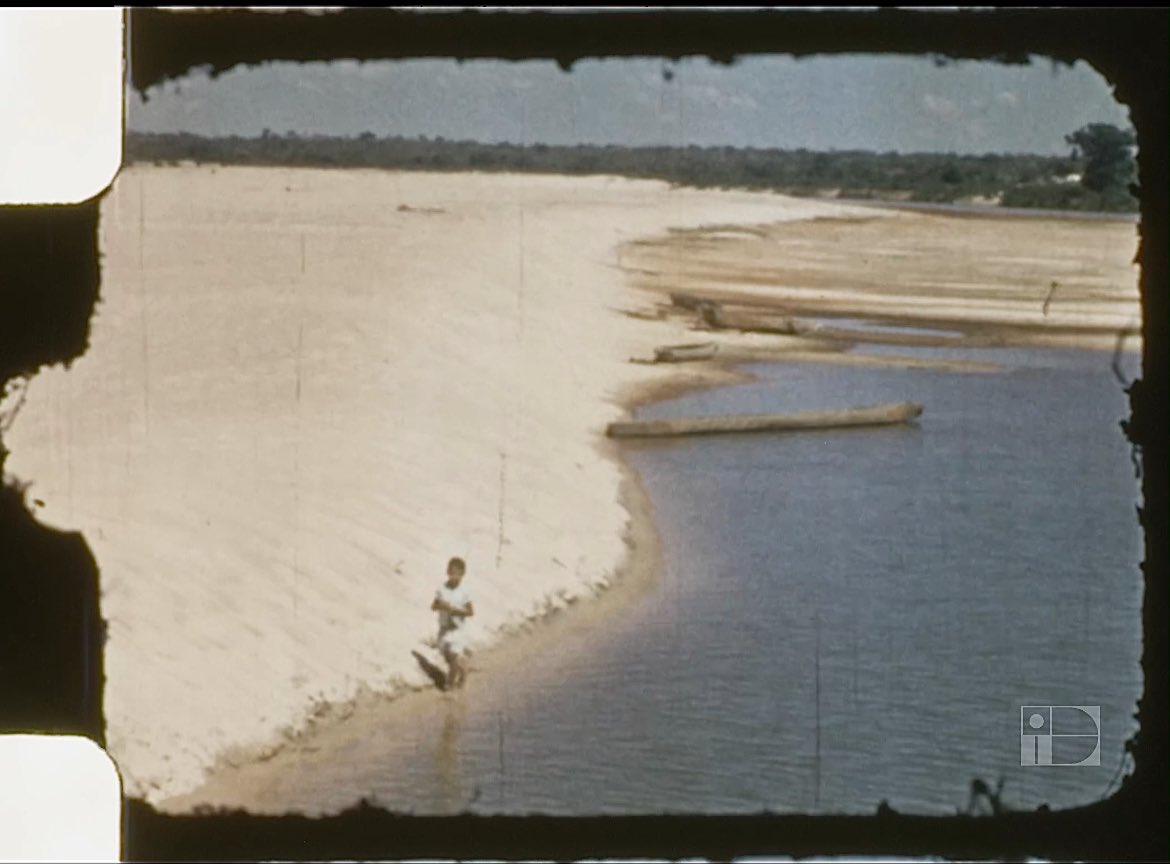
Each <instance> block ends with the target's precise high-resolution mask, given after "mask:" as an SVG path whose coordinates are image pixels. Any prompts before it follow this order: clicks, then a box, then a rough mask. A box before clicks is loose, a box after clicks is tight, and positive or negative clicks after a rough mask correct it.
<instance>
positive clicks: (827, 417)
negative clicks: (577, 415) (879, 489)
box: [605, 402, 922, 438]
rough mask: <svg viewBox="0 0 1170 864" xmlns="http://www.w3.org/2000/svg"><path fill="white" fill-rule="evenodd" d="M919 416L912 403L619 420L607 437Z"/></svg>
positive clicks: (827, 425)
mask: <svg viewBox="0 0 1170 864" xmlns="http://www.w3.org/2000/svg"><path fill="white" fill-rule="evenodd" d="M920 414H922V406H921V405H919V404H918V403H916V402H889V403H884V404H881V405H870V406H867V407H864V408H844V409H840V410H829V411H800V412H797V413H795V414H736V415H730V416H724V417H681V418H674V419H669V420H623V421H619V422H616V423H610V424H609V426H608V427H606V430H605V434H606V435H608V436H609V437H610V438H658V437H668V436H675V435H712V434H718V433H730V432H785V431H795V430H800V429H833V428H838V427H848V426H886V425H890V424H894V423H906V422H908V421H910V420H913V419H914V418H915V417H918V416H919V415H920Z"/></svg>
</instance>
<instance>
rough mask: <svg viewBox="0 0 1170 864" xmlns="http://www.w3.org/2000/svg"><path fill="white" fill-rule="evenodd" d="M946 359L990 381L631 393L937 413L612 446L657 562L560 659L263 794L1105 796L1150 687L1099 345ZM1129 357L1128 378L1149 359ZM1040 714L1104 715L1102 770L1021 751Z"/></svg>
mask: <svg viewBox="0 0 1170 864" xmlns="http://www.w3.org/2000/svg"><path fill="white" fill-rule="evenodd" d="M906 350H907V349H893V348H890V349H887V352H886V353H890V352H893V351H896V352H897V353H906ZM943 350H944V349H921V350H918V351H916V352H914V353H917V354H920V355H925V356H937V355H939V354H940V353H942V352H943ZM945 354H946V356H949V357H955V356H957V354H962V355H963V356H968V357H970V358H972V359H980V360H984V361H990V362H993V363H997V364H999V365H1000V366H1001V367H1002V368H1003V371H1002V372H998V373H981V374H979V373H952V372H939V371H925V370H906V369H890V368H878V367H849V368H843V367H841V366H838V365H821V364H815V363H807V364H768V365H759V366H751V367H745V368H746V370H747V371H749V372H751V373H753V375H754V376H755V377H754V380H752V381H751V382H749V383H745V384H742V385H736V386H730V387H721V388H718V389H711V390H705V391H700V392H693V393H690V394H688V395H684V396H681V397H679V398H675V399H671V400H668V401H663V402H658V403H655V404H652V405H649V406H647V407H645V408H643V409H641V410H640V411H639V412H638V414H639V416H642V417H670V416H682V415H698V414H716V413H731V412H737V413H738V412H759V411H787V410H798V409H806V408H830V407H842V406H847V405H864V404H871V403H876V402H881V401H900V400H913V401H917V402H921V403H922V404H923V405H924V406H925V412H924V414H923V415H922V417H921V418H920V419H919V420H918V421H917V422H916V423H914V424H911V425H906V426H898V427H888V428H880V429H864V430H861V429H858V430H839V431H828V432H807V433H796V434H784V435H739V436H713V437H706V438H693V439H681V440H674V441H670V442H638V443H629V444H625V445H623V450H624V452H625V456H626V458H627V460H628V462H629V464H631V465H632V467H633V468H634V469H635V470H636V471H637V472H638V474H639V475H640V476H641V478H642V481H643V484H644V486H645V488H646V490H647V491H648V493H649V496H650V498H651V499H652V501H653V502H654V507H655V510H656V514H657V516H656V518H657V520H658V523H659V530H660V532H661V535H662V546H663V550H664V556H665V566H664V572H663V574H662V576H661V578H660V579H659V580H657V581H655V582H654V584H652V585H650V586H648V587H647V588H646V589H645V590H642V591H639V592H637V593H636V595H635V596H633V597H632V598H631V599H629V601H628V602H626V603H624V605H622V606H621V607H620V608H618V609H617V610H616V611H611V612H610V613H608V614H607V615H605V616H604V617H602V618H592V619H589V623H588V624H587V625H582V626H581V627H579V628H578V630H577V631H574V632H573V635H572V636H571V639H570V638H569V637H566V646H565V647H566V650H565V651H563V652H556V651H552V652H544V653H541V654H540V655H539V656H537V655H535V654H534V655H531V656H530V657H529V658H528V659H526V660H525V661H524V662H523V663H521V664H519V665H517V666H516V667H515V668H513V669H512V671H511V672H510V673H509V674H508V675H506V676H503V675H499V674H498V672H497V677H496V678H495V679H494V680H490V681H489V680H486V679H487V677H488V675H487V673H485V674H484V675H483V676H481V678H480V680H479V681H474V680H473V683H472V686H470V687H469V689H468V691H467V692H466V693H462V694H454V695H450V696H445V697H443V698H441V699H438V700H433V701H431V702H430V703H427V704H428V707H427V708H426V710H414V711H413V712H410V711H407V712H399V713H398V714H397V715H396V714H395V712H396V710H398V709H397V708H396V706H394V705H389V706H387V707H386V709H385V710H386V716H385V718H384V719H383V720H371V718H369V717H367V718H365V719H364V720H363V721H362V724H361V725H362V728H365V729H371V728H372V729H377V730H378V732H377V733H376V734H374V735H366V736H365V737H364V739H355V740H352V741H350V742H348V743H347V744H346V745H345V746H344V747H336V748H334V749H333V751H332V752H330V753H328V754H324V753H323V754H321V758H322V759H323V760H325V762H324V764H326V765H328V766H329V767H328V770H322V769H320V768H319V769H314V770H313V771H308V770H306V771H305V772H304V773H303V774H302V775H300V776H298V777H296V778H286V780H287V782H286V783H284V784H283V791H281V792H280V793H279V794H276V793H274V795H275V797H273V798H272V801H273V802H274V803H276V802H277V801H280V802H282V804H283V806H288V807H291V808H294V809H307V810H317V809H319V808H324V809H330V808H337V807H340V806H346V805H348V804H350V803H352V802H353V800H356V797H358V796H359V795H364V796H368V797H370V798H371V799H373V800H374V801H376V802H377V804H379V805H380V806H383V807H387V808H389V809H392V810H395V811H399V812H411V813H416V814H420V813H427V814H430V813H439V814H441V813H454V812H460V811H464V810H469V811H472V812H478V813H510V814H524V813H547V814H557V815H573V814H599V813H609V814H615V813H643V814H644V813H663V812H666V813H687V812H690V813H693V812H703V813H757V812H762V811H768V812H778V813H792V812H806V813H810V812H812V813H872V812H874V811H875V809H876V807H877V805H878V804H879V802H881V801H883V800H885V801H888V802H889V804H890V805H891V806H893V807H894V808H895V809H898V810H901V811H905V812H914V813H924V814H944V813H954V812H956V810H958V809H962V808H963V807H965V806H966V805H967V803H968V795H969V789H970V784H971V782H972V780H974V779H976V778H979V779H982V780H984V782H986V783H987V784H988V785H989V786H994V785H995V784H996V781H997V779H998V778H1000V777H1002V778H1003V781H1004V786H1003V801H1004V803H1005V804H1006V805H1007V806H1008V807H1013V808H1023V809H1032V808H1035V807H1037V806H1039V805H1041V804H1048V805H1049V806H1051V807H1054V808H1059V807H1069V806H1075V805H1079V804H1085V803H1088V802H1091V801H1094V800H1098V799H1099V798H1101V797H1102V796H1103V795H1105V794H1106V793H1107V791H1109V790H1110V789H1111V788H1112V785H1113V784H1114V783H1115V782H1116V780H1117V776H1118V769H1119V766H1120V765H1121V760H1122V758H1123V753H1124V742H1125V740H1126V739H1127V738H1128V737H1129V736H1131V735H1132V734H1133V732H1134V731H1135V726H1136V724H1135V721H1134V720H1133V716H1132V715H1133V713H1134V711H1135V709H1136V701H1137V699H1138V698H1139V697H1140V694H1141V674H1140V668H1139V657H1140V648H1141V644H1140V643H1141V637H1140V632H1141V631H1140V607H1141V595H1142V592H1141V577H1140V571H1139V566H1138V564H1139V561H1140V558H1141V533H1140V529H1139V526H1138V522H1137V516H1136V512H1135V509H1134V508H1135V505H1137V504H1138V503H1139V499H1138V495H1139V491H1138V483H1137V480H1136V479H1135V474H1134V468H1133V464H1132V462H1131V458H1130V451H1129V448H1128V444H1127V443H1126V442H1125V440H1124V437H1123V434H1122V431H1121V429H1120V428H1119V426H1118V422H1119V421H1120V420H1121V419H1122V418H1123V417H1124V416H1126V402H1125V396H1124V393H1123V391H1122V385H1121V384H1120V383H1119V381H1118V380H1117V379H1116V377H1115V375H1114V371H1113V369H1112V368H1111V367H1112V359H1113V358H1111V356H1110V355H1109V354H1107V353H1094V352H1087V351H1075V350H1031V349H1029V350H1024V349H987V350H971V351H967V352H955V351H950V350H947V351H946V352H945ZM1121 367H1122V371H1123V373H1124V374H1127V375H1129V376H1131V377H1132V375H1133V374H1135V372H1136V367H1137V358H1136V355H1133V354H1125V355H1122V363H1121ZM573 614H574V613H569V615H568V616H565V617H567V618H569V619H571V618H572V616H573ZM569 642H571V643H572V644H568V643H569ZM474 677H475V676H474V675H473V679H474ZM1051 705H1056V706H1099V708H1100V725H1099V736H1100V756H1099V763H1100V764H1099V765H1096V766H1076V767H1074V766H1070V765H1052V766H1028V767H1024V766H1021V764H1020V762H1021V758H1020V756H1021V728H1022V727H1021V709H1022V708H1024V707H1025V706H1034V707H1035V706H1051ZM1032 713H1034V712H1033V711H1032V710H1029V711H1028V712H1027V716H1028V717H1029V718H1030V716H1031V714H1032ZM1046 716H1047V715H1046ZM1078 716H1080V715H1078ZM1053 722H1055V720H1053ZM1082 725H1083V724H1082ZM1025 731H1026V730H1025ZM1052 731H1055V732H1060V731H1062V730H1060V729H1053V730H1052ZM1075 731H1079V732H1081V733H1087V734H1090V735H1091V734H1094V733H1095V732H1096V730H1093V729H1088V730H1086V729H1084V728H1081V729H1079V730H1075ZM1029 740H1031V739H1029ZM1052 740H1053V741H1054V742H1055V743H1054V747H1053V761H1054V762H1061V761H1064V762H1075V761H1080V760H1081V759H1083V758H1084V757H1085V756H1086V755H1088V754H1089V751H1088V750H1081V749H1078V748H1082V747H1083V745H1084V743H1085V741H1088V740H1091V739H1086V738H1077V739H1075V740H1074V739H1059V740H1058V739H1055V738H1054V739H1052ZM1070 747H1071V748H1072V749H1069V748H1070Z"/></svg>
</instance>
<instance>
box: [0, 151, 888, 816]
mask: <svg viewBox="0 0 1170 864" xmlns="http://www.w3.org/2000/svg"><path fill="white" fill-rule="evenodd" d="M400 208H403V209H400ZM407 208H409V209H407ZM847 212H849V211H848V208H845V207H841V206H839V205H834V204H830V203H824V202H814V201H805V200H797V199H791V198H784V197H781V196H772V195H764V194H745V193H726V192H709V191H702V192H700V191H692V190H671V189H669V188H668V187H667V186H666V185H665V184H660V183H653V182H635V181H628V180H619V179H614V178H604V177H593V178H555V177H532V176H510V175H455V174H408V173H390V172H365V171H316V170H284V169H243V168H231V169H229V168H165V169H154V168H134V169H130V170H126V171H124V172H123V174H122V175H121V177H120V178H119V180H118V181H117V183H116V184H115V186H114V188H113V190H112V192H111V193H110V194H109V196H108V198H107V199H106V201H105V202H104V203H103V209H102V223H101V249H102V255H103V261H102V266H103V284H102V298H101V302H100V304H99V306H98V308H97V311H96V314H95V316H94V319H93V321H92V330H91V337H90V349H89V351H88V353H87V354H86V355H85V356H84V357H83V358H81V359H80V360H78V361H77V362H76V363H75V364H74V365H73V367H72V368H71V369H70V370H68V371H66V370H64V369H61V368H54V369H50V370H45V371H42V372H41V373H40V374H39V375H38V376H37V377H36V378H35V379H34V380H33V381H32V383H31V384H30V386H29V390H28V400H27V403H26V404H25V406H24V407H23V409H22V411H21V413H20V415H19V418H18V420H17V422H16V424H15V426H14V428H13V429H12V431H11V433H10V435H9V436H8V437H7V439H6V444H7V446H8V447H9V449H10V450H11V451H12V455H11V456H10V457H9V460H8V465H7V469H8V471H9V472H11V473H12V474H13V475H15V476H16V477H18V478H20V479H22V480H27V481H31V482H32V487H31V489H30V492H29V499H30V501H31V500H32V499H34V498H35V499H40V500H42V501H43V502H44V506H43V508H40V509H39V510H38V516H39V518H41V519H42V520H43V521H44V522H46V523H48V524H51V525H53V526H56V527H61V528H65V529H71V530H79V531H82V532H83V533H84V535H85V537H86V540H87V541H88V542H89V544H90V546H91V548H92V549H93V552H94V554H95V557H96V559H97V561H98V564H99V566H100V568H101V579H102V611H103V614H104V615H105V617H106V618H107V619H108V620H109V622H110V631H109V632H110V636H109V642H108V645H107V648H106V655H105V669H106V675H107V683H106V689H105V716H106V720H107V726H108V739H109V750H110V753H111V755H113V757H114V758H115V760H116V761H117V762H118V764H119V767H120V769H121V771H122V775H123V778H124V782H125V788H126V792H127V793H128V794H130V795H135V796H144V797H146V798H147V799H148V800H151V801H159V800H161V799H163V798H165V797H168V796H171V795H175V794H179V793H182V792H184V791H186V790H189V789H191V788H193V787H194V786H195V785H197V784H198V783H199V782H200V780H201V779H202V776H203V772H204V770H205V769H206V768H207V767H208V766H209V765H211V764H212V763H213V762H214V761H215V760H216V758H217V757H219V756H221V755H222V754H223V753H224V752H225V751H227V750H230V749H232V748H235V747H249V746H263V745H265V744H267V743H270V742H272V741H274V740H276V739H277V738H278V737H279V736H280V735H282V734H287V733H288V732H290V731H291V730H294V729H296V728H298V727H299V726H300V725H301V724H303V723H304V722H305V720H306V718H308V717H309V716H310V715H311V713H312V711H313V708H314V705H319V704H320V703H322V702H344V701H347V700H349V699H351V698H353V697H355V695H357V694H358V693H359V692H360V691H361V690H363V689H369V690H392V689H395V688H400V687H404V686H419V685H422V684H423V683H424V682H425V681H426V679H425V677H424V675H423V674H422V672H421V671H420V670H419V669H418V667H417V666H416V664H415V661H414V660H413V658H412V657H411V653H410V652H411V650H412V649H413V648H415V647H416V646H417V645H418V644H419V642H420V640H422V639H423V638H425V637H427V636H428V635H430V634H431V633H432V631H433V628H434V614H433V613H432V612H430V611H429V608H428V607H429V603H430V599H431V596H432V593H433V591H434V589H435V587H436V586H437V584H438V582H439V581H440V580H441V578H442V570H443V566H444V564H445V562H446V560H447V558H448V557H449V556H450V555H453V554H460V555H463V556H465V557H466V558H467V559H468V563H469V576H468V581H467V586H468V588H469V589H470V591H471V593H472V595H473V597H474V600H475V605H476V610H477V613H478V614H477V620H476V625H477V631H476V632H477V633H478V637H479V640H480V641H481V643H483V642H486V641H490V640H491V639H492V638H493V637H494V636H496V635H498V634H499V633H500V632H502V631H504V630H506V629H507V628H508V627H509V626H512V625H515V624H517V623H519V622H521V621H522V620H524V619H525V618H527V617H528V616H531V615H533V614H535V613H538V612H540V611H541V610H542V609H543V608H544V607H545V606H546V605H547V604H548V603H550V602H551V603H554V604H558V605H559V604H561V603H563V602H564V601H565V599H567V598H568V597H570V596H574V595H580V594H583V593H586V592H589V591H591V590H593V589H594V588H595V587H597V586H601V585H604V584H605V583H606V582H607V581H609V580H611V579H613V578H614V576H615V574H617V572H618V571H619V569H620V567H621V566H622V564H623V562H624V561H625V556H626V554H627V547H626V545H625V543H624V541H623V534H624V533H625V532H626V529H627V523H628V520H629V518H630V516H629V513H628V512H627V511H626V509H625V508H624V507H623V506H622V505H621V503H620V502H619V495H618V493H619V485H620V481H621V476H622V475H621V471H620V469H619V466H618V465H617V463H616V462H615V460H614V459H613V458H612V455H611V451H610V450H609V449H607V445H606V444H605V443H604V439H603V437H602V434H603V430H604V427H605V425H606V423H608V422H609V421H611V420H614V419H617V418H618V417H619V416H620V415H622V413H623V406H622V405H621V404H620V400H621V399H622V398H624V397H626V396H628V395H629V394H630V393H632V392H633V389H634V388H635V387H638V386H644V385H646V384H648V383H652V382H660V383H661V382H663V381H665V379H666V377H667V376H672V375H677V374H678V371H679V370H678V369H672V368H666V369H664V368H662V367H654V366H645V365H637V364H631V363H628V362H627V360H628V358H630V357H633V356H646V355H648V354H649V353H650V352H651V350H652V348H653V346H654V345H657V344H663V343H665V342H670V341H693V340H694V338H695V334H693V333H689V332H687V331H686V329H685V328H684V325H683V324H682V323H680V322H678V321H674V322H671V321H650V320H638V319H636V318H633V317H629V316H626V315H624V314H622V312H623V311H626V310H631V309H635V308H638V307H639V306H640V305H647V304H649V303H650V302H651V301H652V300H653V299H657V298H652V297H650V296H649V295H643V294H642V293H641V292H638V291H637V290H636V289H634V288H631V287H630V286H629V285H628V284H627V282H626V280H625V279H624V276H623V272H622V270H621V269H620V268H619V267H618V263H617V252H616V250H617V248H618V246H619V245H620V244H621V243H623V242H624V241H627V240H630V239H633V238H636V237H639V236H645V235H650V234H655V233H661V232H663V231H665V230H666V229H667V228H668V227H671V226H698V225H702V224H732V223H769V222H775V221H778V220H788V219H801V218H809V217H813V216H819V215H832V214H844V213H847ZM864 214H865V215H866V216H873V214H874V211H873V210H869V209H867V210H865V211H864ZM686 371H688V372H690V370H686Z"/></svg>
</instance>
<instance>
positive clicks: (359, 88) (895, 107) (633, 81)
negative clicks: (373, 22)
mask: <svg viewBox="0 0 1170 864" xmlns="http://www.w3.org/2000/svg"><path fill="white" fill-rule="evenodd" d="M664 69H669V70H670V71H671V73H672V74H671V75H670V76H669V80H667V79H668V76H666V75H664V74H663V70H664ZM148 95H149V97H150V99H149V101H148V102H147V103H146V104H145V105H144V104H143V102H142V100H141V98H140V97H139V96H138V95H137V94H136V93H134V94H131V98H130V104H129V109H128V111H129V115H128V124H129V127H130V128H131V129H135V130H141V131H191V132H198V133H201V134H206V135H228V134H237V135H245V136H252V135H259V134H260V133H261V132H262V131H263V130H264V129H265V128H268V129H271V130H272V131H273V132H276V133H281V134H283V133H284V132H287V131H295V132H297V133H299V134H328V135H346V136H349V135H358V134H360V133H362V132H365V131H370V132H373V133H375V134H377V135H403V136H407V137H414V136H417V135H427V136H430V137H436V136H442V137H444V138H448V139H474V140H478V141H487V142H496V141H510V142H515V143H521V142H523V143H537V142H540V143H546V144H576V143H589V144H611V143H612V144H634V145H641V144H669V145H690V144H696V145H700V146H709V145H732V146H753V147H781V148H797V147H806V148H809V149H815V150H828V149H837V150H850V149H863V150H877V151H886V150H897V151H900V152H916V151H942V152H949V151H954V152H959V153H988V152H1030V153H1059V154H1064V153H1067V152H1068V151H1069V148H1068V146H1067V145H1066V144H1065V143H1064V136H1065V135H1066V134H1067V133H1069V132H1071V131H1073V130H1075V129H1077V128H1079V127H1081V126H1083V125H1085V124H1086V123H1090V122H1107V123H1114V124H1116V125H1119V126H1128V125H1129V119H1128V114H1127V113H1126V111H1125V110H1124V108H1123V107H1122V106H1120V105H1118V104H1117V103H1116V102H1115V101H1114V100H1113V98H1112V94H1111V92H1110V88H1109V86H1108V85H1107V83H1106V82H1105V80H1104V79H1103V78H1102V77H1101V76H1100V75H1099V74H1098V73H1096V72H1095V71H1094V70H1093V69H1092V68H1091V67H1089V66H1087V65H1086V64H1084V63H1078V64H1077V65H1075V66H1073V67H1068V66H1063V65H1062V66H1055V65H1054V64H1052V63H1051V62H1050V61H1047V60H1039V61H1036V62H1033V63H1032V64H1030V65H1027V66H1004V65H1000V64H994V63H986V62H958V63H951V64H948V65H946V66H944V67H941V68H939V67H937V66H935V64H934V63H933V62H932V61H931V60H930V59H929V58H925V57H902V56H866V55H841V56H831V57H830V56H821V57H811V58H804V59H800V60H797V59H794V58H792V57H788V56H767V57H750V58H744V59H741V60H739V61H738V62H737V63H736V64H734V65H733V66H721V65H718V64H713V63H711V62H710V61H708V60H706V59H687V60H683V61H681V62H679V63H672V62H670V61H664V60H659V59H650V58H632V59H626V60H588V61H581V62H579V63H577V64H575V65H574V66H573V69H572V71H571V72H567V73H566V72H563V71H561V70H560V69H559V68H558V67H557V66H556V64H555V63H553V62H552V61H525V62H518V63H517V62H507V61H495V60H478V61H467V62H464V63H462V64H460V63H457V62H455V61H453V60H435V59H420V60H408V61H396V62H390V61H379V62H371V63H364V64H363V63H357V62H354V61H339V62H335V63H329V64H305V65H297V64H292V63H270V64H265V65H263V66H259V67H252V68H247V67H239V68H236V69H233V70H231V71H229V72H226V73H224V74H223V75H221V76H220V77H219V78H217V79H215V80H212V79H211V78H209V77H208V76H207V75H206V74H205V73H203V72H199V73H195V74H193V75H190V76H188V77H186V78H185V79H183V80H182V81H179V82H177V83H176V82H172V83H168V84H165V85H162V86H160V87H156V88H154V89H152V90H151V91H150V93H149V94H148Z"/></svg>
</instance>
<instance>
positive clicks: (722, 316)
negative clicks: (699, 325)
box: [699, 303, 797, 335]
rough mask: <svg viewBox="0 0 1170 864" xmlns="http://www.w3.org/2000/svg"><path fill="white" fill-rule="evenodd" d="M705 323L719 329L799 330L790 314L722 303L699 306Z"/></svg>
mask: <svg viewBox="0 0 1170 864" xmlns="http://www.w3.org/2000/svg"><path fill="white" fill-rule="evenodd" d="M699 314H700V316H701V317H702V319H703V321H704V323H706V324H707V326H709V327H714V328H715V329H718V330H743V331H745V332H750V333H783V334H786V335H791V334H793V333H796V332H797V329H796V322H795V321H794V320H793V319H792V318H791V317H790V316H788V315H780V314H777V313H775V312H762V311H758V310H754V309H743V308H740V309H729V308H728V307H726V306H724V305H722V304H720V303H704V304H702V305H701V306H700V307H699Z"/></svg>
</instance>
